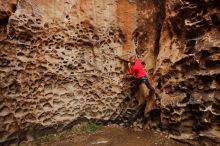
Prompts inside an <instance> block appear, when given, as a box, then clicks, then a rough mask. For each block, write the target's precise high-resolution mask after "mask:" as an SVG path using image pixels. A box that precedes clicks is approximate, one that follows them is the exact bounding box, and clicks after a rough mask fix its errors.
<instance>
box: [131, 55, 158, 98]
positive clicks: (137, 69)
mask: <svg viewBox="0 0 220 146" xmlns="http://www.w3.org/2000/svg"><path fill="white" fill-rule="evenodd" d="M130 62H131V63H130ZM130 62H129V63H128V70H129V73H130V74H131V75H135V77H136V81H135V85H134V87H133V88H132V89H131V93H130V94H128V98H130V99H131V98H132V97H133V96H134V94H135V93H136V91H137V90H138V88H139V85H140V84H141V83H145V85H146V86H147V87H148V88H149V89H150V91H151V93H152V94H155V93H156V92H155V89H154V88H153V87H152V86H151V85H150V83H149V81H148V79H147V73H146V71H145V70H144V67H143V66H142V63H141V60H140V59H138V58H137V57H136V56H132V57H131V58H130ZM156 95H157V94H156Z"/></svg>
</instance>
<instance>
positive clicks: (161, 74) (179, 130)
mask: <svg viewBox="0 0 220 146" xmlns="http://www.w3.org/2000/svg"><path fill="white" fill-rule="evenodd" d="M165 10H166V18H165V20H164V23H163V28H162V31H161V39H160V50H159V54H158V56H157V62H156V72H155V78H156V79H155V80H156V81H157V82H155V83H156V84H157V85H156V86H157V89H158V90H160V93H161V96H162V101H161V104H162V108H161V125H162V127H163V128H164V129H166V130H168V131H169V132H170V133H171V134H172V137H173V138H176V139H179V140H188V142H189V143H191V144H193V145H217V143H219V142H220V125H219V123H220V88H219V87H220V60H219V59H220V41H219V39H220V17H219V16H220V1H217V0H193V1H191V0H182V1H179V0H173V1H167V2H166V8H165Z"/></svg>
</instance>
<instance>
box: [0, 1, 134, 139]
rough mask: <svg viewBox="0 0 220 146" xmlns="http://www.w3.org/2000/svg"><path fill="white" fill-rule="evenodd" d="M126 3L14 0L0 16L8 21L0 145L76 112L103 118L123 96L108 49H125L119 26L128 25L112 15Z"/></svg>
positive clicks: (0, 73)
mask: <svg viewBox="0 0 220 146" xmlns="http://www.w3.org/2000/svg"><path fill="white" fill-rule="evenodd" d="M6 2H7V1H6ZM121 2H123V1H121ZM3 3H4V2H3ZM9 3H10V2H9V1H8V5H9ZM124 3H127V5H128V6H129V5H130V7H132V9H133V4H130V3H129V2H127V1H124ZM127 5H125V8H124V7H123V6H122V5H121V4H120V3H116V2H115V1H114V0H110V1H105V0H99V1H96V0H66V1H55V0H49V1H45V0H19V1H18V3H17V5H16V8H17V9H16V11H15V13H13V12H10V13H7V15H6V16H1V17H2V18H1V20H2V19H5V18H6V19H8V21H7V22H6V25H4V26H2V28H3V29H4V30H6V31H4V33H1V34H2V35H3V36H4V37H2V38H1V43H0V50H1V51H0V56H1V57H0V68H1V69H0V88H1V90H0V91H1V92H0V96H1V98H0V123H1V124H0V143H3V142H7V141H13V140H15V141H16V140H19V139H22V138H23V137H25V135H36V134H37V132H39V131H44V130H52V131H54V130H57V129H63V128H64V127H66V126H68V125H69V124H71V123H72V122H74V121H76V120H77V119H81V118H87V119H97V120H109V119H110V117H111V116H112V114H114V113H115V110H116V108H117V107H118V105H119V104H120V102H121V101H122V100H123V98H124V97H125V96H124V91H123V90H122V89H123V87H124V86H125V85H126V80H124V79H123V76H124V62H123V61H121V60H119V59H118V58H116V55H119V56H122V55H124V54H125V55H126V54H127V53H129V50H128V48H123V46H128V47H131V45H132V41H131V39H130V38H129V39H128V40H127V38H128V36H127V35H126V34H124V33H125V32H124V31H123V30H129V31H132V29H133V27H134V26H133V25H127V21H129V19H128V20H127V19H126V21H125V22H124V21H122V20H123V19H125V18H124V17H123V16H124V14H122V13H121V12H120V13H121V14H120V15H119V16H121V17H122V18H120V19H118V18H117V17H116V15H118V14H117V13H118V11H119V10H118V9H122V10H125V9H126V7H127ZM12 13H13V14H12ZM134 14H135V13H134ZM9 16H10V17H9ZM134 22H135V21H134ZM119 23H120V24H119Z"/></svg>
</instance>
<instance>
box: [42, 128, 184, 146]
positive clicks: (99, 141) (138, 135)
mask: <svg viewBox="0 0 220 146" xmlns="http://www.w3.org/2000/svg"><path fill="white" fill-rule="evenodd" d="M45 146H187V145H186V144H183V143H179V142H177V141H175V140H173V139H169V138H167V135H165V134H162V133H160V132H154V131H147V130H145V131H142V130H134V129H131V128H123V127H119V126H107V127H104V128H103V129H102V130H99V131H97V132H95V133H91V134H84V135H72V136H68V137H66V138H64V139H63V140H57V141H53V142H49V143H48V144H46V145H45Z"/></svg>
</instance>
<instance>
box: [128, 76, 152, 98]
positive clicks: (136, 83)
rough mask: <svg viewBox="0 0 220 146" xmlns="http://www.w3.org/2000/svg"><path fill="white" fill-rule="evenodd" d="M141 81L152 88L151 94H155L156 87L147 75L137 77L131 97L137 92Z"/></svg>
mask: <svg viewBox="0 0 220 146" xmlns="http://www.w3.org/2000/svg"><path fill="white" fill-rule="evenodd" d="M141 83H145V85H146V86H147V87H148V89H150V94H154V93H155V89H154V87H152V86H151V85H150V83H149V81H148V79H147V77H146V76H144V77H141V78H137V79H136V81H135V83H134V86H133V87H132V89H131V97H133V96H134V94H135V93H136V92H137V90H138V88H139V85H140V84H141Z"/></svg>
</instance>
